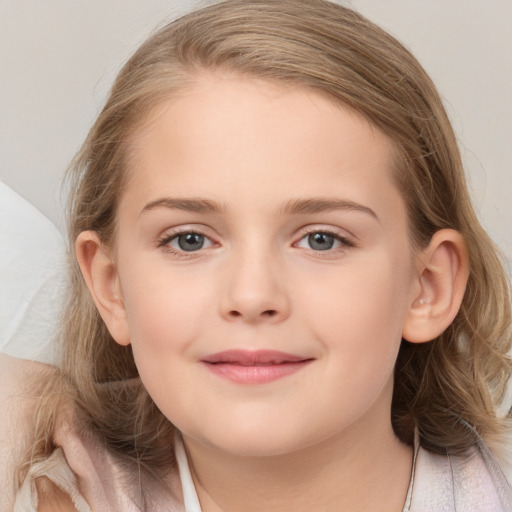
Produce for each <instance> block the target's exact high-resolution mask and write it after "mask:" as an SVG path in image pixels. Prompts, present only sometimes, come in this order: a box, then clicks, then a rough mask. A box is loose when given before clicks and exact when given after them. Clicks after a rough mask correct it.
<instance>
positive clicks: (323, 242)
mask: <svg viewBox="0 0 512 512" xmlns="http://www.w3.org/2000/svg"><path fill="white" fill-rule="evenodd" d="M343 242H344V240H343V239H341V238H340V237H338V236H336V235H332V234H330V233H324V232H322V231H318V232H315V233H309V234H308V235H306V236H304V237H302V238H301V239H300V240H299V242H298V244H297V247H302V248H304V249H313V250H314V251H329V250H330V249H336V248H338V247H340V246H341V245H343Z"/></svg>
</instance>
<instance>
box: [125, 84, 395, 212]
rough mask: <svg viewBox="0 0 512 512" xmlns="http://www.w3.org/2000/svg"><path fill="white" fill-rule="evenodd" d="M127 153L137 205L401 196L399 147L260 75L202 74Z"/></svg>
mask: <svg viewBox="0 0 512 512" xmlns="http://www.w3.org/2000/svg"><path fill="white" fill-rule="evenodd" d="M130 153H131V158H130V160H129V161H130V165H129V169H128V173H129V179H128V181H127V189H126V190H125V194H124V195H126V194H128V195H129V196H130V201H134V200H140V201H142V200H147V199H148V198H153V199H155V198H157V197H158V196H163V195H165V194H169V195H172V196H176V195H178V196H179V195H190V194H191V193H193V194H194V195H198V196H205V197H211V198H212V199H215V200H219V202H222V199H223V198H222V197H212V196H215V195H218V196H222V195H223V194H228V193H231V194H232V195H233V194H234V197H237V198H238V199H239V200H240V201H249V200H250V199H251V197H252V196H255V195H256V196H258V195H261V194H264V195H265V197H266V198H272V197H274V196H275V198H276V200H278V199H279V197H280V196H283V194H284V195H286V194H288V195H292V196H297V197H300V196H311V195H322V196H329V195H332V194H333V192H334V193H335V194H342V195H343V194H352V195H354V194H355V195H359V196H361V197H359V199H361V200H362V199H365V197H364V196H365V194H366V195H374V196H375V195H378V194H376V191H378V190H379V186H380V190H382V191H384V190H385V189H390V190H391V189H394V190H393V191H394V193H397V189H396V187H394V183H393V182H394V180H393V167H394V165H395V154H396V151H395V146H394V144H393V142H392V141H391V140H390V139H389V138H388V137H387V136H386V135H385V134H384V133H382V132H381V131H380V130H379V129H378V128H376V127H375V126H373V125H372V124H371V123H370V122H369V121H367V120H366V119H365V118H364V117H362V116H361V115H359V114H358V113H356V112H355V111H354V110H353V109H351V108H349V107H346V106H344V105H341V104H338V103H335V102H334V101H333V100H331V99H329V98H327V97H325V96H323V95H320V94H318V93H316V92H314V91H311V90H307V89H301V88H297V87H290V86H282V85H279V84H274V83H269V82H266V81H261V80H255V79H248V78H241V77H233V76H216V75H204V76H202V77H199V78H198V79H197V80H196V81H195V82H194V84H193V85H192V86H189V87H187V88H186V89H185V90H182V91H181V92H180V93H179V94H177V95H176V96H173V97H172V98H170V99H168V100H167V101H165V102H163V103H161V104H160V105H158V107H157V108H155V109H154V110H153V111H152V113H151V115H150V116H149V117H148V119H147V122H146V123H145V124H144V126H143V127H142V128H141V129H140V130H139V131H138V132H136V133H135V135H134V136H133V137H132V140H131V147H130ZM340 180H341V181H340ZM379 183H380V185H379ZM384 185H386V186H385V187H384ZM340 187H341V188H340ZM365 188H366V189H367V190H366V192H365V191H364V189H365ZM372 190H373V194H372Z"/></svg>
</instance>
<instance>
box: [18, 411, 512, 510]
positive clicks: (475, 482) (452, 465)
mask: <svg viewBox="0 0 512 512" xmlns="http://www.w3.org/2000/svg"><path fill="white" fill-rule="evenodd" d="M56 441H57V443H58V445H59V446H60V448H59V449H58V450H57V451H55V452H54V454H53V455H52V456H51V457H50V458H49V459H48V460H46V461H45V462H44V463H42V464H39V465H37V466H34V467H33V468H32V470H31V472H30V474H29V475H28V477H27V479H26V481H25V484H24V486H23V488H22V490H21V492H20V493H19V495H18V497H17V500H16V504H15V507H14V512H36V510H37V493H36V490H35V485H34V479H35V478H37V477H40V476H46V477H48V478H49V479H50V480H52V481H53V482H54V483H55V484H56V485H57V486H59V487H60V488H61V489H62V490H63V491H65V492H66V493H67V494H68V495H69V496H70V498H71V499H72V501H73V503H74V505H75V507H76V509H77V511H78V512H90V511H95V512H99V511H101V512H141V511H147V512H149V511H151V512H153V511H155V512H156V511H162V510H165V511H169V512H201V508H200V505H199V501H198V498H197V494H196V491H195V489H194V485H193V482H192V478H191V476H190V471H189V467H188V463H187V457H186V454H185V450H184V448H183V445H182V443H181V441H180V439H179V437H177V442H176V447H175V451H176V458H177V461H178V467H177V468H176V469H175V471H174V473H173V474H172V475H171V488H170V489H165V488H164V487H163V486H161V485H160V484H159V483H158V482H156V481H154V480H147V481H146V480H145V481H144V482H140V481H139V477H138V473H137V471H136V470H134V468H133V467H130V466H128V465H127V464H125V463H123V462H121V461H120V460H118V459H117V458H116V457H114V456H113V455H112V454H110V453H109V452H108V451H106V450H105V449H104V447H103V446H102V445H101V444H100V443H99V442H98V441H97V440H95V439H94V438H93V436H91V435H87V434H86V435H79V434H78V433H77V431H76V430H74V429H73V428H72V427H71V426H70V424H69V423H67V422H66V421H63V422H61V427H60V428H59V429H58V434H57V437H56ZM141 488H142V489H143V493H141ZM142 494H143V495H144V498H142ZM403 511H404V512H475V511H479V512H511V511H512V490H511V487H510V486H509V484H508V483H507V480H506V478H505V477H504V475H503V473H502V472H501V470H500V467H499V465H498V463H497V462H496V460H495V458H494V457H493V455H492V454H491V452H490V451H489V449H488V448H487V447H486V446H485V445H484V444H483V442H482V443H479V444H478V445H477V446H475V448H474V450H473V451H472V452H471V453H470V454H469V455H467V456H465V457H454V456H450V457H449V456H442V455H436V454H432V453H430V452H428V451H426V450H424V449H423V448H421V447H420V446H419V443H418V442H417V441H416V446H415V455H414V465H413V473H412V477H411V481H410V485H409V491H408V495H407V500H406V503H405V505H404V509H403Z"/></svg>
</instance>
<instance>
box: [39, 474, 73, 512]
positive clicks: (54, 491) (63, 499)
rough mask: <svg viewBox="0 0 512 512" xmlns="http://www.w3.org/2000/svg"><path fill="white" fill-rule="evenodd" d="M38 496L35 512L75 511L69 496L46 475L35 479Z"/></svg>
mask: <svg viewBox="0 0 512 512" xmlns="http://www.w3.org/2000/svg"><path fill="white" fill-rule="evenodd" d="M35 486H36V492H37V497H38V504H37V512H76V507H75V506H74V505H73V502H72V500H71V498H70V496H69V495H68V494H67V493H65V492H64V491H63V490H62V489H59V487H57V486H56V485H55V484H53V483H52V482H51V481H50V480H49V479H48V478H47V477H40V478H38V479H37V480H36V481H35Z"/></svg>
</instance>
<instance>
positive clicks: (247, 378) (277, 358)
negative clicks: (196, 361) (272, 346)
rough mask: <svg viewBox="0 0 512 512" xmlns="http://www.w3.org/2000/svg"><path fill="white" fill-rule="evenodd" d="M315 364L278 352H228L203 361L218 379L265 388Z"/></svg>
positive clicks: (309, 359)
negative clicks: (267, 384) (222, 378)
mask: <svg viewBox="0 0 512 512" xmlns="http://www.w3.org/2000/svg"><path fill="white" fill-rule="evenodd" d="M311 361H312V359H311V358H304V357H300V356H296V355H293V354H286V353H284V352H278V351H276V350H256V351H251V350H226V351H224V352H218V353H216V354H211V355H209V356H207V357H205V358H203V359H202V360H201V362H202V363H204V364H205V365H206V367H207V368H208V369H209V370H210V371H211V372H213V373H215V374H216V375H218V376H220V377H224V378H226V379H228V380H231V381H233V382H237V383H244V384H264V383H267V382H272V381H274V380H277V379H281V378H283V377H286V376H288V375H291V374H292V373H295V372H297V371H299V370H301V369H302V368H304V367H305V366H306V365H307V364H309V363H310V362H311Z"/></svg>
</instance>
